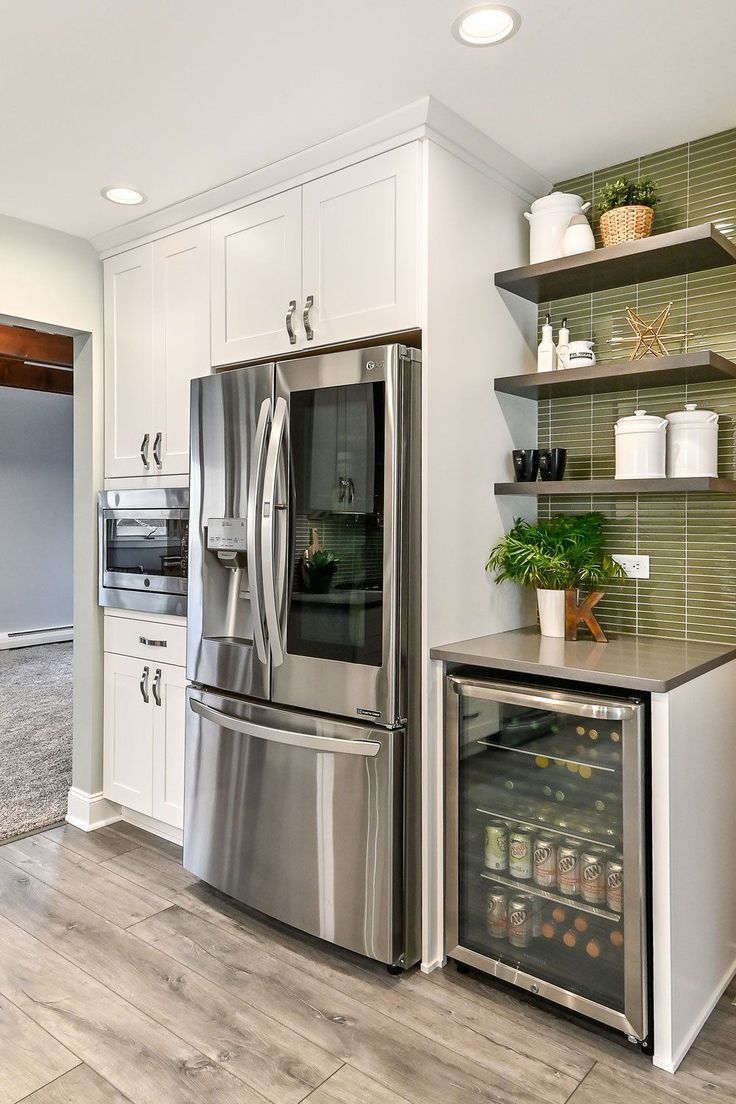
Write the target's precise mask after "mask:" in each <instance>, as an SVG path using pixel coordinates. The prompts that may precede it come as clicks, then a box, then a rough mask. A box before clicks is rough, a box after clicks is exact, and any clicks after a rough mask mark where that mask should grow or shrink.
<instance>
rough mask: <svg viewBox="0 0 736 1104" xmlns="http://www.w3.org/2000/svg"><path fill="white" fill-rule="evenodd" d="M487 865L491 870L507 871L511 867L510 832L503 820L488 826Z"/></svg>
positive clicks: (495, 821)
mask: <svg viewBox="0 0 736 1104" xmlns="http://www.w3.org/2000/svg"><path fill="white" fill-rule="evenodd" d="M485 863H486V867H487V868H488V869H489V870H506V869H507V867H508V865H509V830H508V828H507V826H506V824H505V823H504V821H502V820H494V821H491V823H490V824H486V849H485Z"/></svg>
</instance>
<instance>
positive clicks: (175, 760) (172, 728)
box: [151, 663, 187, 828]
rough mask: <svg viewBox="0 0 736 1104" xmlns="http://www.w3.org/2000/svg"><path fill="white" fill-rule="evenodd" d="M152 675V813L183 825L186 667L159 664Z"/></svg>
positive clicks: (171, 822)
mask: <svg viewBox="0 0 736 1104" xmlns="http://www.w3.org/2000/svg"><path fill="white" fill-rule="evenodd" d="M159 672H160V674H159ZM152 674H153V677H154V680H155V686H154V684H152V698H151V700H152V703H153V718H154V719H153V815H154V817H155V818H156V819H157V820H163V821H164V822H165V823H166V824H172V825H173V826H174V827H175V828H183V827H184V723H185V716H186V688H187V676H186V670H185V669H184V668H183V667H172V666H171V665H169V664H167V663H162V664H161V665H160V666H158V667H155V668H153V669H152ZM154 689H155V693H153V690H154Z"/></svg>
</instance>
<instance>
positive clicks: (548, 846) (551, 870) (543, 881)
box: [534, 836, 557, 888]
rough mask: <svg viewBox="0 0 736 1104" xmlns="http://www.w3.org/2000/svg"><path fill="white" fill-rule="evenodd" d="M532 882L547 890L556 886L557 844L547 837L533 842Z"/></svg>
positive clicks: (541, 837) (540, 837)
mask: <svg viewBox="0 0 736 1104" xmlns="http://www.w3.org/2000/svg"><path fill="white" fill-rule="evenodd" d="M534 881H535V882H536V884H537V885H538V886H546V887H547V888H549V887H550V886H556V885H557V844H556V843H555V841H554V840H553V839H550V838H549V836H537V838H536V839H535V841H534Z"/></svg>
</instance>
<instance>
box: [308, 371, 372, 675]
mask: <svg viewBox="0 0 736 1104" xmlns="http://www.w3.org/2000/svg"><path fill="white" fill-rule="evenodd" d="M385 397H386V386H385V383H384V382H383V381H378V382H376V383H357V384H350V385H347V386H339V387H323V388H319V389H314V390H301V391H293V392H292V393H291V397H290V429H289V433H290V446H291V457H292V473H293V493H294V508H293V511H292V523H291V532H290V561H291V570H292V580H293V581H292V587H291V593H290V601H289V611H288V623H287V647H288V651H289V653H290V654H291V655H304V656H310V657H313V658H316V659H330V660H338V661H343V662H348V663H356V664H366V665H369V666H375V667H380V666H381V664H382V662H383V648H382V634H383V615H384V595H383V563H384V528H383V526H384V449H385ZM310 548H311V550H312V551H311V552H309V553H308V552H307V549H310ZM316 552H318V553H319V554H316ZM328 554H331V557H330V558H329V562H325V558H326V557H327V555H328Z"/></svg>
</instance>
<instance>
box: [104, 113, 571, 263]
mask: <svg viewBox="0 0 736 1104" xmlns="http://www.w3.org/2000/svg"><path fill="white" fill-rule="evenodd" d="M420 138H430V139H432V140H434V141H436V142H438V143H439V144H441V145H443V146H444V147H445V148H446V149H448V150H449V151H450V152H452V153H454V154H455V155H456V156H458V157H461V158H463V159H464V160H466V161H468V163H469V164H471V165H473V166H474V167H475V168H477V169H479V171H481V172H484V173H485V174H486V175H487V176H489V177H490V178H491V179H494V180H496V181H497V182H498V183H500V184H502V185H503V186H504V187H506V188H508V189H509V190H511V191H512V192H514V194H516V195H518V196H520V197H521V198H522V199H524V200H525V201H528V202H531V201H532V200H533V199H536V198H537V196H540V195H543V194H544V193H545V192H547V191H549V188H550V183H549V181H547V180H545V179H544V177H542V176H540V175H539V174H538V173H537V172H535V171H534V170H533V169H531V168H530V167H529V166H528V165H526V164H524V162H523V161H519V160H518V158H516V157H514V156H513V155H512V154H510V153H509V152H508V150H505V149H504V148H503V147H502V146H499V144H498V143H497V142H495V141H494V140H493V139H492V138H490V137H489V136H488V135H486V134H484V133H483V132H482V131H480V130H478V129H477V128H476V127H474V126H472V124H470V123H468V122H467V121H466V120H465V119H463V118H461V117H460V116H459V115H457V114H455V112H454V111H451V110H450V108H448V107H445V105H444V104H442V103H440V102H439V101H438V100H435V99H433V98H432V97H431V96H425V97H423V98H422V99H420V100H416V101H415V102H414V103H411V104H407V105H406V106H405V107H402V108H399V109H398V110H397V111H392V112H391V113H390V114H388V115H383V116H381V117H380V118H379V119H374V120H373V121H372V122H370V123H366V124H365V125H363V126H360V127H356V128H355V129H353V130H350V131H347V132H346V133H345V134H341V135H338V136H337V137H335V138H330V139H329V140H327V141H325V142H320V143H318V144H317V145H315V146H311V147H310V148H309V149H305V150H301V151H300V152H299V153H295V154H292V155H291V156H289V157H285V158H282V159H281V160H280V161H275V162H273V164H271V165H265V166H264V167H263V168H260V169H255V170H254V171H253V172H251V173H248V174H246V175H245V176H241V177H238V178H237V179H235V180H231V181H229V182H228V183H226V184H221V185H219V186H218V187H215V188H211V189H209V190H208V191H206V192H200V193H199V194H198V195H195V196H190V197H189V198H188V199H184V200H181V201H180V202H179V203H175V204H172V205H171V206H169V207H164V208H162V209H161V210H159V211H152V212H151V213H150V214H147V215H142V216H141V217H140V218H137V219H134V220H133V221H132V222H127V223H125V224H124V225H123V226H118V227H116V228H115V229H113V230H106V231H104V232H103V233H102V234H98V235H97V236H96V237H94V238H92V239H91V241H92V245H93V246H94V248H95V249H96V250H97V251H98V253H99V254H100V256H101V257H103V258H104V257H108V256H113V255H114V254H116V253H120V252H123V251H124V250H126V249H132V248H133V247H134V246H137V245H143V244H145V243H146V242H149V241H154V240H155V239H156V238H159V237H163V236H164V235H166V234H169V233H172V232H174V231H175V230H182V229H185V228H186V227H189V226H194V225H196V224H197V223H202V222H207V221H209V220H210V219H212V218H214V217H217V216H218V215H222V214H226V213H227V212H228V211H233V210H236V209H237V208H238V207H243V206H245V205H246V204H248V203H253V202H256V201H257V200H259V199H265V198H266V197H267V196H269V195H274V194H276V193H277V192H279V191H281V190H283V189H285V188H287V187H289V188H292V187H298V186H299V185H300V184H305V183H307V182H308V181H309V180H313V179H315V178H317V177H319V176H324V175H326V174H327V173H328V172H335V171H336V170H338V169H340V168H343V167H344V166H345V165H348V164H353V163H355V162H356V161H360V160H364V159H365V158H367V157H373V156H375V155H376V154H378V153H383V152H385V151H386V150H389V149H393V148H394V147H396V146H398V145H403V144H405V143H406V142H411V141H416V140H417V139H420Z"/></svg>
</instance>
